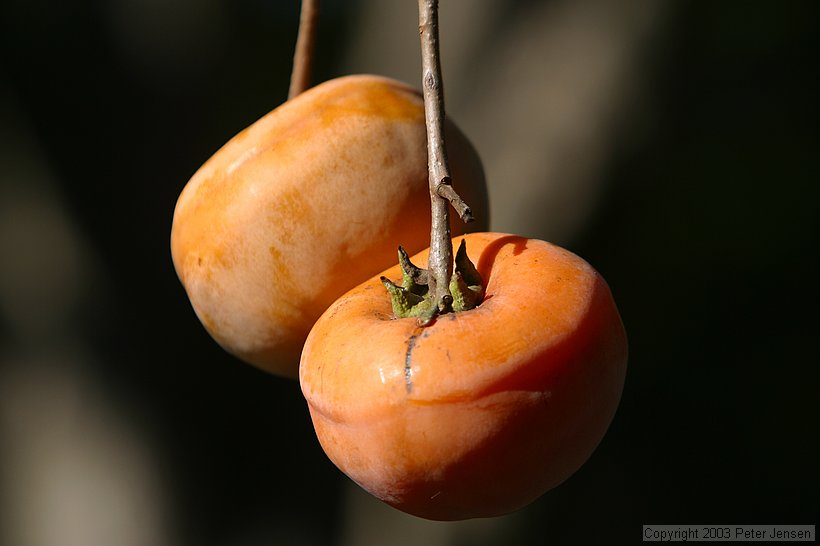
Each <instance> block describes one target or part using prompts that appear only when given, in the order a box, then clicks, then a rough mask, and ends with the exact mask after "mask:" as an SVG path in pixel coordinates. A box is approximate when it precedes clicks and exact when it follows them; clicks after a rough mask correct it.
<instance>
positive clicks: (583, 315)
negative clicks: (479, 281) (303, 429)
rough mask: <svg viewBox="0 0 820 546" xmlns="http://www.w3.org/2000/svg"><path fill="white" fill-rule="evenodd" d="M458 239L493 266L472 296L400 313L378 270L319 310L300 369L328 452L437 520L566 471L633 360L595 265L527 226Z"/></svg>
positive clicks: (509, 501)
mask: <svg viewBox="0 0 820 546" xmlns="http://www.w3.org/2000/svg"><path fill="white" fill-rule="evenodd" d="M464 239H466V246H467V251H468V252H469V253H470V256H471V257H472V258H473V259H474V261H475V263H476V267H477V269H478V272H479V273H480V275H481V277H482V278H483V279H484V288H485V295H484V300H483V302H482V303H481V304H480V305H478V307H476V308H474V309H471V310H468V311H462V312H459V313H450V314H444V315H440V316H438V317H437V318H436V319H435V320H434V322H432V323H431V324H430V325H429V326H426V327H423V328H422V327H420V326H419V325H418V322H417V320H416V319H414V318H395V316H394V313H393V310H392V308H391V303H390V298H389V297H387V296H386V295H385V290H384V287H383V286H382V282H381V281H380V279H379V277H378V276H377V277H374V278H372V279H371V280H369V281H367V282H365V283H363V284H361V285H359V286H357V287H356V288H354V289H353V290H351V291H349V292H348V293H347V294H345V295H344V296H343V297H341V298H340V299H339V300H338V301H336V302H335V303H334V304H333V305H332V306H331V307H330V308H328V309H327V311H325V313H324V314H323V315H322V317H321V318H320V319H319V320H318V321H317V322H316V324H315V325H314V327H313V329H312V330H311V332H310V335H309V336H308V339H307V342H306V344H305V347H304V351H303V353H302V359H301V368H300V381H301V388H302V391H303V394H304V396H305V398H306V400H307V403H308V407H309V410H310V415H311V418H312V420H313V424H314V427H315V429H316V434H317V436H318V439H319V441H320V443H321V445H322V447H323V448H324V450H325V452H326V453H327V455H328V456H329V458H330V459H331V460H332V461H333V463H335V464H336V465H337V466H338V467H339V468H340V469H341V470H342V471H343V472H344V473H346V474H347V475H348V476H349V477H350V478H351V479H353V480H354V481H355V482H357V483H358V484H359V485H361V486H362V487H363V488H364V489H366V490H367V491H369V492H370V493H372V494H373V495H375V496H376V497H378V498H379V499H382V500H383V501H385V502H386V503H388V504H390V505H392V506H394V507H396V508H398V509H400V510H403V511H405V512H408V513H410V514H414V515H416V516H420V517H424V518H428V519H435V520H456V519H466V518H473V517H488V516H495V515H500V514H504V513H507V512H511V511H513V510H516V509H518V508H520V507H522V506H524V505H526V504H528V503H529V502H531V501H533V500H534V499H536V498H537V497H539V496H540V495H542V494H543V493H544V492H546V491H547V490H549V489H551V488H553V487H555V486H557V485H558V484H560V483H561V482H563V481H564V480H565V479H567V478H568V477H569V476H570V475H571V474H573V473H574V472H575V471H576V470H577V469H578V468H579V467H580V466H581V465H582V464H583V463H584V462H585V461H586V460H587V459H588V457H589V456H590V455H591V453H592V452H593V450H594V449H595V447H596V446H597V445H598V443H599V442H600V440H601V438H602V437H603V435H604V433H605V432H606V430H607V428H608V426H609V424H610V422H611V420H612V418H613V416H614V414H615V410H616V408H617V406H618V402H619V400H620V396H621V391H622V389H623V384H624V377H625V373H626V362H627V340H626V334H625V332H624V328H623V324H622V322H621V319H620V316H619V313H618V310H617V308H616V306H615V303H614V301H613V298H612V295H611V293H610V290H609V288H608V286H607V284H606V282H605V281H604V279H603V278H602V277H601V275H600V274H598V273H597V272H596V271H595V270H594V269H593V268H592V267H591V266H590V265H589V264H588V263H587V262H585V261H584V260H582V259H581V258H579V257H578V256H576V255H574V254H572V253H570V252H569V251H567V250H564V249H561V248H559V247H557V246H554V245H552V244H549V243H546V242H543V241H539V240H534V239H526V238H522V237H517V236H512V235H504V234H498V233H473V234H469V235H466V236H464ZM455 241H456V242H458V239H455ZM427 252H428V251H424V252H422V253H421V254H420V255H418V256H416V257H415V258H414V261H415V262H417V263H426V260H427ZM383 275H384V276H386V277H388V278H390V279H396V278H398V277H400V276H401V271H400V269H399V267H398V266H396V267H393V268H392V269H389V270H387V271H385V272H384V273H383Z"/></svg>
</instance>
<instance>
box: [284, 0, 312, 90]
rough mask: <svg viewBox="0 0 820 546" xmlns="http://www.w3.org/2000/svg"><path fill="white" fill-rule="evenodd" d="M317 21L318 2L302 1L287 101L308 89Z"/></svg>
mask: <svg viewBox="0 0 820 546" xmlns="http://www.w3.org/2000/svg"><path fill="white" fill-rule="evenodd" d="M318 19H319V0H302V13H301V15H300V16H299V35H298V37H297V38H296V51H295V52H294V54H293V71H292V72H291V74H290V89H289V91H288V99H292V98H293V97H295V96H296V95H298V94H300V93H302V92H303V91H305V90H306V89H309V88H310V80H311V74H312V72H313V51H314V49H315V45H316V27H317V26H318Z"/></svg>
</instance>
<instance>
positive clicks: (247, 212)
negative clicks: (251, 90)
mask: <svg viewBox="0 0 820 546" xmlns="http://www.w3.org/2000/svg"><path fill="white" fill-rule="evenodd" d="M447 132H448V135H447V137H448V139H449V140H448V143H449V145H450V159H451V165H452V169H453V178H454V179H456V180H458V183H459V188H460V189H462V190H463V192H464V196H465V198H466V199H468V200H469V202H470V203H471V204H472V205H473V208H474V209H475V211H476V214H477V217H479V218H485V219H486V217H487V216H486V201H487V197H486V187H485V184H484V174H483V170H482V167H481V162H480V160H479V158H478V155H477V154H476V152H475V150H474V149H473V147H472V146H471V145H470V143H469V142H468V141H467V139H466V138H465V137H464V135H463V134H462V133H461V132H460V131H459V130H458V129H457V128H456V127H455V125H453V124H448V127H447ZM425 134H426V133H425V121H424V104H423V101H422V98H421V95H420V94H419V92H418V91H416V90H414V89H412V88H411V87H409V86H407V85H405V84H402V83H399V82H396V81H394V80H390V79H387V78H381V77H377V76H367V75H359V76H347V77H342V78H337V79H334V80H330V81H328V82H325V83H322V84H320V85H317V86H316V87H314V88H312V89H309V90H308V91H306V92H304V93H302V94H300V95H298V96H297V97H295V98H293V99H291V100H289V101H287V102H286V103H284V104H283V105H282V106H280V107H279V108H276V109H275V110H273V111H272V112H270V113H269V114H267V115H266V116H264V117H263V118H261V119H260V120H259V121H257V122H256V123H254V124H253V125H251V126H250V127H248V128H247V129H245V130H244V131H242V132H241V133H239V134H238V135H236V136H235V137H234V138H233V139H232V140H231V141H230V142H228V143H227V144H226V145H225V146H223V147H222V148H221V149H220V150H219V151H218V152H216V153H215V154H214V156H213V157H211V158H210V159H209V160H208V161H207V162H206V163H205V164H204V165H203V166H202V167H201V168H200V169H199V170H198V171H197V172H196V174H194V176H193V177H192V178H191V180H190V181H189V182H188V184H187V186H186V187H185V189H184V190H183V191H182V194H181V195H180V197H179V200H178V202H177V205H176V210H175V212H174V220H173V227H172V230H171V252H172V256H173V261H174V266H175V267H176V271H177V274H178V275H179V278H180V280H181V281H182V284H183V285H184V287H185V290H186V292H187V294H188V297H189V299H190V301H191V304H192V305H193V308H194V310H195V311H196V314H197V316H198V317H199V319H200V320H201V322H202V324H203V325H204V326H205V328H206V329H207V330H208V332H209V333H210V334H211V336H212V337H213V338H214V339H215V340H216V341H217V342H218V343H219V344H220V345H222V346H223V347H224V348H225V349H226V350H228V351H229V352H231V353H233V354H234V355H236V356H238V357H239V358H241V359H243V360H245V361H247V362H250V363H251V364H254V365H256V366H258V367H260V368H263V369H265V370H268V371H270V372H274V373H278V374H282V375H285V376H291V377H296V376H297V374H298V365H299V354H300V352H301V349H302V345H303V343H304V340H305V338H306V337H307V334H308V332H309V331H310V328H311V327H312V326H313V323H314V322H315V321H316V319H317V318H319V316H320V315H321V313H322V312H323V311H324V310H325V309H326V308H327V307H328V306H329V305H330V304H331V303H332V302H333V301H334V300H335V299H336V298H338V297H339V296H341V295H342V294H344V293H345V292H346V291H347V290H349V289H351V288H353V287H354V286H356V285H357V284H359V283H361V282H363V281H365V280H367V279H368V278H369V277H370V276H371V275H374V274H376V273H378V272H379V271H381V270H383V269H385V268H387V267H389V265H390V264H391V263H392V262H393V261H394V259H395V250H394V245H395V241H402V242H403V243H405V245H406V246H407V248H408V250H411V251H412V252H417V251H419V250H421V249H423V248H424V247H426V246H427V244H428V240H429V236H430V213H429V206H430V205H429V203H430V201H429V189H428V182H427V168H426V164H427V151H426V136H425ZM365 219H366V221H365ZM485 222H486V220H485ZM471 228H472V229H474V230H481V229H484V228H483V227H482V223H481V222H477V223H476V224H473V225H471ZM452 229H453V230H454V232H456V233H463V232H464V231H465V226H464V225H463V224H462V223H461V222H460V221H459V220H458V219H455V220H454V221H453V222H452Z"/></svg>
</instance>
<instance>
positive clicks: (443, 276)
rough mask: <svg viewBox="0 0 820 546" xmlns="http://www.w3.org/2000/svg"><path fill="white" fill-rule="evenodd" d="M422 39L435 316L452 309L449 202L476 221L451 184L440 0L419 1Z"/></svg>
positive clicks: (430, 267)
mask: <svg viewBox="0 0 820 546" xmlns="http://www.w3.org/2000/svg"><path fill="white" fill-rule="evenodd" d="M418 2H419V35H420V37H421V69H422V91H423V93H424V117H425V120H426V123H427V170H428V179H429V184H430V206H431V212H432V226H431V230H430V257H429V258H428V262H427V270H428V272H429V273H428V287H429V290H430V293H431V294H432V295H433V303H434V307H433V310H432V312H433V315H432V316H430V317H427V318H426V319H424V320H422V323H426V322H429V321H430V320H431V319H432V318H433V316H435V314H438V313H446V312H447V311H449V310H450V305H451V304H452V302H453V296H452V295H451V294H450V277H451V276H452V274H453V243H452V241H451V239H450V209H449V204H448V202H449V203H452V204H453V207H454V208H455V209H456V211H458V213H459V215H460V216H461V217H462V219H463V220H464V221H465V222H469V221H470V220H471V219H472V213H471V211H470V207H468V206H467V204H466V203H465V202H464V200H462V199H461V197H459V196H458V194H457V193H456V192H455V190H454V189H453V187H452V186H451V185H450V169H449V166H448V165H447V150H446V148H445V145H444V121H445V119H446V118H445V114H444V83H443V81H442V78H441V58H440V54H439V40H438V0H418Z"/></svg>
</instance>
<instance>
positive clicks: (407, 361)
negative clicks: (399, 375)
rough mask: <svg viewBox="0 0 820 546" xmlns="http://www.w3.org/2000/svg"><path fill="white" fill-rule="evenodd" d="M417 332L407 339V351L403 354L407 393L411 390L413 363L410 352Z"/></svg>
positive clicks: (414, 343)
mask: <svg viewBox="0 0 820 546" xmlns="http://www.w3.org/2000/svg"><path fill="white" fill-rule="evenodd" d="M417 337H418V334H413V335H412V336H410V339H409V340H408V341H407V353H406V354H405V355H404V386H405V387H406V388H407V394H410V393H411V392H413V363H412V353H413V347H415V346H416V338H417Z"/></svg>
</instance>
